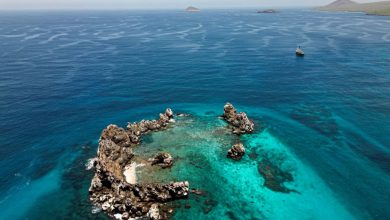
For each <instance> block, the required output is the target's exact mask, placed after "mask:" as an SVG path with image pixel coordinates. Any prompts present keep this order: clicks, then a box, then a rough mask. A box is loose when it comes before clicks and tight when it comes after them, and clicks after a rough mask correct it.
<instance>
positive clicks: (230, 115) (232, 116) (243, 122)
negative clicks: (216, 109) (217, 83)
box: [222, 103, 255, 135]
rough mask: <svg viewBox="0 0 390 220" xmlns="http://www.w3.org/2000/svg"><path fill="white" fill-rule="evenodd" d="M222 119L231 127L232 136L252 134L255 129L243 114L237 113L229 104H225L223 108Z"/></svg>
mask: <svg viewBox="0 0 390 220" xmlns="http://www.w3.org/2000/svg"><path fill="white" fill-rule="evenodd" d="M222 118H223V119H225V121H227V122H228V123H229V124H230V125H231V126H232V127H233V133H234V134H238V135H240V134H246V133H252V132H253V130H254V127H255V125H254V123H253V122H252V121H251V120H249V118H248V116H247V115H246V113H245V112H240V113H237V110H236V109H235V108H234V106H233V105H232V104H230V103H226V105H225V106H224V113H223V115H222Z"/></svg>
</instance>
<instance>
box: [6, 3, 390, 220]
mask: <svg viewBox="0 0 390 220" xmlns="http://www.w3.org/2000/svg"><path fill="white" fill-rule="evenodd" d="M254 11H255V10H205V11H202V12H200V13H186V12H181V11H105V12H103V11H52V12H49V11H18V12H17V11H14V12H6V11H1V12H0V219H7V220H8V219H106V217H105V215H104V214H103V213H97V214H93V213H92V205H91V204H90V203H89V201H88V187H89V184H90V180H91V178H92V175H93V173H92V172H91V171H86V170H85V164H86V162H87V160H88V159H89V158H91V157H94V156H95V155H96V150H97V141H98V139H99V136H100V133H101V131H102V129H104V128H105V127H106V126H107V125H108V124H111V123H115V124H118V125H120V126H125V125H126V123H127V122H129V121H130V122H134V121H137V120H141V119H143V118H146V119H152V118H155V117H157V116H158V113H160V112H162V111H164V110H165V108H167V107H170V108H172V109H173V110H174V111H176V112H190V113H191V114H192V115H194V116H195V118H196V119H194V121H195V122H194V123H195V125H194V127H192V128H188V129H187V130H185V128H179V127H178V128H175V129H176V130H173V131H172V134H171V135H174V136H173V137H171V138H166V137H165V138H164V133H156V134H153V135H152V136H151V137H148V139H147V140H148V141H145V143H144V144H143V145H146V146H141V147H140V148H139V151H141V153H142V149H148V147H150V148H151V149H152V148H153V147H156V148H157V147H158V146H155V145H159V144H162V145H166V146H176V145H177V146H178V143H180V144H181V145H180V146H184V145H186V144H189V145H191V146H188V147H187V148H186V147H182V148H180V149H179V148H178V147H177V148H171V153H173V154H174V155H175V154H178V155H187V156H188V155H189V156H188V157H186V158H187V159H188V160H189V159H191V158H195V159H199V160H198V161H201V162H199V164H202V165H205V167H206V168H202V167H200V168H199V169H198V168H194V167H191V166H190V165H189V163H184V162H182V163H181V162H178V164H177V166H174V168H173V169H172V170H171V171H169V172H170V173H167V174H166V175H168V176H170V178H178V179H180V180H183V178H189V180H190V183H192V186H195V187H198V188H201V189H203V190H206V191H208V192H209V193H210V196H211V197H212V200H211V201H213V202H211V203H210V202H206V201H203V200H202V199H200V200H199V199H196V198H190V200H189V202H190V203H191V208H190V209H184V208H180V205H181V207H182V205H183V204H184V203H185V202H184V203H183V202H177V204H176V205H177V206H178V207H179V208H178V209H177V210H176V214H175V219H389V218H390V17H381V16H366V15H364V14H361V13H327V12H317V11H312V10H282V11H280V12H279V13H276V14H257V13H254ZM298 45H300V46H301V47H302V48H303V49H304V51H305V53H306V55H305V57H303V58H299V57H296V56H295V48H296V47H297V46H298ZM228 101H229V102H232V103H233V104H234V105H235V106H236V107H237V108H238V110H240V111H246V112H247V113H248V115H249V117H251V118H253V119H254V120H255V122H256V124H257V125H258V126H259V127H261V128H262V129H261V131H260V130H257V132H255V134H253V135H250V136H244V137H242V138H243V141H244V144H245V145H246V148H247V152H248V154H249V156H246V157H245V158H244V160H243V161H240V162H236V163H233V162H230V161H228V162H227V161H226V158H225V152H226V151H225V150H226V149H228V148H226V149H225V148H223V147H229V146H225V145H224V143H225V142H223V141H222V142H221V141H219V140H217V139H216V138H215V137H212V136H210V133H212V132H204V131H211V130H212V129H211V128H212V126H220V125H219V124H218V122H216V121H215V120H216V117H217V116H218V115H220V114H222V113H223V105H224V104H225V103H226V102H228ZM191 129H192V130H191ZM224 141H226V140H224ZM188 142H191V143H188ZM148 145H149V146H148ZM191 149H200V150H199V152H201V153H199V152H195V151H191ZM205 149H207V150H205ZM175 150H176V151H177V152H175ZM190 151H191V152H190ZM194 152H195V153H194ZM144 153H147V152H144ZM219 153H220V154H219ZM216 155H219V156H216ZM264 158H267V160H266V161H268V162H269V163H272V164H275V163H278V164H279V165H280V166H281V167H287V168H285V169H287V170H290V171H291V173H293V175H294V177H295V178H294V182H292V183H286V184H287V185H288V186H289V187H291V188H294V189H295V190H296V192H294V193H281V192H274V191H272V190H269V189H268V188H266V187H264V185H263V181H264V180H263V177H262V176H261V175H260V174H259V172H258V171H257V169H258V168H257V166H258V164H260V163H261V161H264ZM183 161H186V160H183ZM140 172H141V171H140ZM164 172H168V171H164ZM145 174H146V173H145ZM145 174H140V176H142V175H145ZM162 176H164V175H162ZM163 181H164V180H163ZM210 204H211V205H210Z"/></svg>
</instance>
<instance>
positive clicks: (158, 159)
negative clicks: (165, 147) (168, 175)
mask: <svg viewBox="0 0 390 220" xmlns="http://www.w3.org/2000/svg"><path fill="white" fill-rule="evenodd" d="M150 161H151V162H152V165H158V166H160V167H161V168H163V169H165V168H168V167H171V166H172V165H173V157H172V156H171V155H170V154H169V153H166V152H161V153H158V154H157V155H156V156H155V157H154V158H151V159H150Z"/></svg>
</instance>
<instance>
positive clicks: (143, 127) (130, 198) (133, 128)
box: [89, 109, 189, 219]
mask: <svg viewBox="0 0 390 220" xmlns="http://www.w3.org/2000/svg"><path fill="white" fill-rule="evenodd" d="M171 122H173V112H172V110H171V109H167V110H166V111H165V113H162V114H160V118H159V120H152V121H147V120H143V121H141V122H139V123H133V124H131V123H129V125H128V126H127V130H125V129H123V128H120V127H118V126H116V125H109V126H108V127H107V128H106V129H104V130H103V132H102V135H101V137H100V140H99V149H98V152H97V157H96V158H95V159H93V160H92V162H93V165H94V169H95V175H94V177H93V179H92V181H91V186H90V188H89V193H90V200H91V202H92V203H93V204H94V206H96V207H97V208H100V209H102V210H103V211H104V212H106V213H107V214H108V215H109V216H110V217H112V218H119V219H129V218H135V217H147V218H149V219H161V218H162V216H160V208H161V206H162V204H163V203H165V202H168V201H172V200H177V199H184V198H187V197H188V194H189V183H188V182H187V181H184V182H172V183H169V184H158V183H156V184H129V183H127V182H126V178H125V177H124V174H123V172H124V169H125V167H126V165H129V164H130V163H131V160H132V158H133V157H134V154H133V151H132V147H134V146H136V145H137V144H138V143H139V141H140V138H141V136H142V135H143V134H146V133H148V132H150V131H158V130H161V129H164V128H166V127H167V126H168V124H169V123H171ZM156 158H157V159H156V164H160V163H161V164H162V165H161V166H168V165H172V163H173V159H172V157H171V156H170V155H169V154H167V153H161V154H159V155H158V156H157V157H156ZM161 215H166V213H164V212H162V213H161Z"/></svg>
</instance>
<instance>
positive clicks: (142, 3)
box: [0, 0, 379, 10]
mask: <svg viewBox="0 0 390 220" xmlns="http://www.w3.org/2000/svg"><path fill="white" fill-rule="evenodd" d="M331 1H333V0H0V10H1V9H3V10H4V9H169V8H172V9H176V8H186V7H187V6H190V5H191V6H195V7H199V8H264V7H301V6H320V5H325V4H328V3H330V2H331ZM357 1H358V2H373V1H375V0H357ZM377 1H379V0H377Z"/></svg>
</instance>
